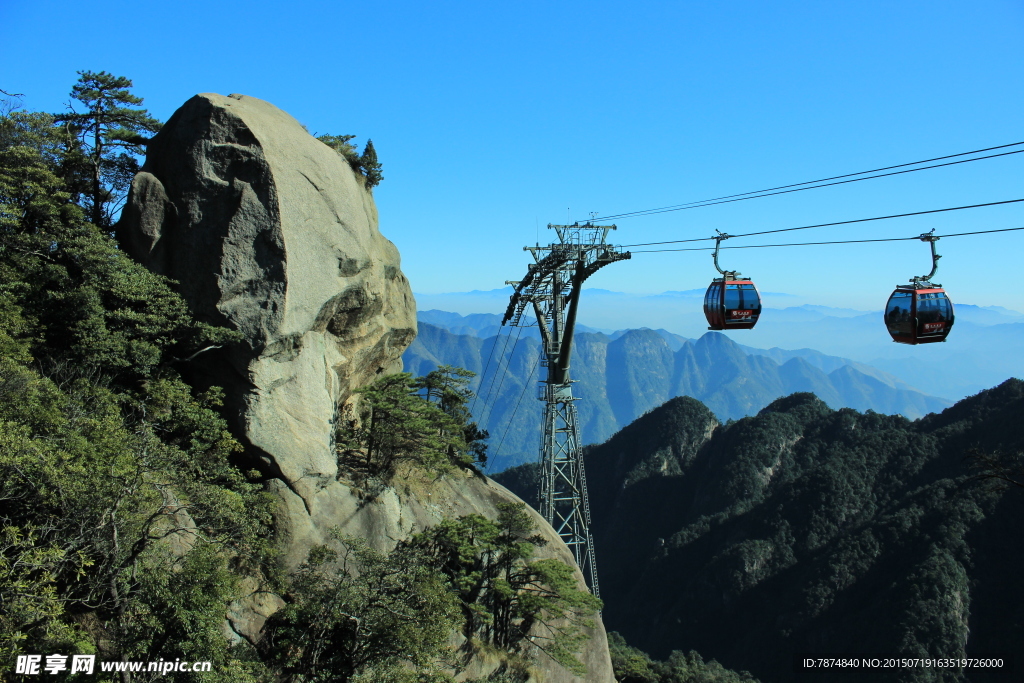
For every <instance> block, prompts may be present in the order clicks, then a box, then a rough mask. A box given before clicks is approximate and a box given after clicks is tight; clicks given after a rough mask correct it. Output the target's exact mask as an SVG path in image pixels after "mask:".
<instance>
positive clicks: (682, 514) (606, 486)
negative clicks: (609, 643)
mask: <svg viewBox="0 0 1024 683" xmlns="http://www.w3.org/2000/svg"><path fill="white" fill-rule="evenodd" d="M840 370H843V369H840ZM847 372H850V373H852V372H854V371H853V370H852V369H847ZM1022 414H1024V382H1021V381H1020V380H1008V381H1007V382H1005V383H1003V384H1002V385H1000V386H999V387H996V388H994V389H990V390H987V391H985V392H982V393H980V394H979V395H977V396H974V397H971V398H969V399H965V400H963V401H961V402H960V403H957V404H956V405H954V406H952V407H950V408H948V409H946V410H944V411H943V412H942V413H940V414H932V415H928V416H926V417H924V418H922V419H920V420H918V421H915V422H911V421H908V420H906V419H905V418H902V417H900V416H888V415H879V414H875V413H866V414H862V413H858V412H856V411H853V410H849V409H843V410H839V411H833V410H831V409H829V408H828V407H827V406H826V405H825V404H824V403H823V402H822V401H821V400H819V399H817V398H815V397H814V396H812V395H810V394H806V393H801V394H794V395H791V396H788V397H785V398H782V399H778V400H776V401H774V402H772V403H771V404H770V405H769V406H767V407H765V408H764V409H763V410H762V411H761V412H760V413H758V415H757V416H756V417H748V418H744V419H742V420H740V421H738V422H735V423H732V424H729V425H725V426H722V425H720V424H719V422H718V421H717V420H716V419H715V417H714V415H713V414H712V413H711V411H710V410H708V408H707V407H705V406H703V405H701V404H700V403H699V402H697V401H695V400H693V399H690V398H675V399H672V400H670V401H668V402H666V403H664V404H663V405H661V406H659V407H658V408H657V409H655V410H653V411H651V412H649V413H647V414H646V415H644V416H643V417H641V418H639V419H638V420H636V421H635V422H633V423H632V424H630V425H629V426H627V427H626V428H625V429H623V430H622V431H621V432H619V433H617V434H616V435H615V436H613V437H612V438H611V439H609V440H608V441H607V442H606V443H604V444H602V445H600V446H593V447H590V448H588V449H587V450H586V453H585V458H586V467H587V474H588V484H589V490H590V495H591V497H590V508H591V513H592V517H593V525H592V530H593V534H594V539H595V548H596V554H597V567H598V573H599V579H600V586H601V597H602V598H603V599H604V601H605V610H604V613H603V616H604V620H605V624H606V625H607V627H608V628H609V630H616V631H619V632H621V633H622V634H623V635H624V636H625V637H626V640H627V641H628V642H629V643H631V644H633V645H636V646H638V647H640V648H641V649H643V650H645V651H646V652H648V653H650V654H651V655H653V656H655V657H663V656H665V655H666V654H667V653H668V652H669V651H670V650H683V651H686V650H689V649H695V650H697V651H699V652H701V653H702V654H703V655H705V656H709V657H714V658H715V659H717V660H718V661H720V662H722V664H724V665H725V666H727V667H729V668H732V669H747V670H749V671H751V672H752V673H753V674H754V675H755V676H757V677H758V678H760V679H761V680H762V681H765V682H766V683H768V682H784V681H791V680H797V677H796V676H795V674H794V672H793V668H792V658H793V655H794V654H796V653H814V654H834V655H835V654H855V653H856V654H872V655H880V654H896V655H900V656H904V657H964V656H977V655H981V654H984V655H988V654H1001V655H1003V656H1005V657H1006V658H1007V659H1008V660H1012V658H1014V657H1017V658H1019V656H1020V652H1021V650H1020V643H1021V642H1024V617H1022V614H1021V612H1020V609H1019V607H1020V605H1021V604H1024V584H1022V583H1021V582H1020V580H1019V576H1018V574H1019V569H1018V568H1019V567H1020V565H1021V562H1022V561H1024V536H1022V535H1021V531H1020V519H1021V518H1022V516H1024V490H1021V489H1020V488H1014V487H1010V488H1009V490H999V489H998V488H997V487H994V486H993V480H984V479H979V478H976V477H973V476H972V471H971V470H970V469H969V464H970V461H968V460H965V456H966V455H968V454H969V453H970V449H972V448H979V449H981V451H982V452H984V453H989V454H993V453H1001V454H1002V456H1001V458H1002V460H1003V462H1004V463H1006V464H1010V465H1011V466H1012V467H1015V468H1017V469H1018V470H1020V469H1021V468H1022V467H1024V459H1022V456H1021V451H1022V450H1024V431H1022V430H1021V429H1020V426H1019V420H1020V416H1021V415H1022ZM1014 453H1016V454H1017V455H1016V457H1013V456H1012V454H1014ZM536 468H537V465H535V464H531V465H525V466H522V467H518V468H515V469H513V470H510V471H508V472H505V473H501V474H498V475H495V478H496V479H497V480H498V481H500V482H501V483H503V484H505V485H506V486H508V487H510V488H511V489H512V490H513V491H515V492H516V493H519V494H520V495H521V496H523V497H525V498H526V499H527V500H533V499H534V498H535V492H536V483H535V473H536ZM1022 474H1024V470H1022ZM1022 664H1024V662H1016V665H1017V666H1018V667H1019V666H1020V665H1022ZM946 673H948V674H949V675H948V676H947V677H938V676H937V675H936V670H935V669H929V668H918V669H913V668H911V669H896V670H893V669H890V670H883V669H878V670H873V671H872V672H871V673H870V675H867V674H865V672H864V671H859V670H858V671H853V670H841V669H832V670H830V671H828V672H826V674H825V675H823V676H810V677H806V678H800V679H799V680H815V681H829V682H830V683H831V682H834V681H837V682H842V681H866V680H872V681H901V682H903V681H914V682H917V681H920V682H922V683H923V682H925V681H937V680H950V681H953V680H957V681H959V680H970V681H972V682H979V681H1009V680H1019V675H1020V673H1021V671H1020V670H1019V669H1018V670H1017V672H1016V674H1012V673H1010V672H1009V670H1007V669H1004V670H1002V671H998V672H997V671H980V670H977V671H972V672H971V673H970V675H969V676H968V677H967V679H965V678H963V677H961V676H960V675H959V674H958V673H957V672H956V671H949V672H946Z"/></svg>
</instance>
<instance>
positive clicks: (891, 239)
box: [631, 227, 1024, 254]
mask: <svg viewBox="0 0 1024 683" xmlns="http://www.w3.org/2000/svg"><path fill="white" fill-rule="evenodd" d="M1014 230H1024V227H1021V228H1000V229H998V230H978V231H976V232H956V233H952V234H949V235H935V237H963V236H965V235H987V234H989V233H993V232H1012V231H1014ZM737 237H738V235H737ZM920 239H921V237H920V236H917V237H885V238H880V239H873V240H837V241H835V242H795V243H793V244H745V245H739V246H735V247H721V249H764V248H767V247H810V246H817V245H821V244H861V243H863V242H901V241H904V240H920ZM714 249H715V248H714V247H684V248H682V249H641V250H640V251H634V252H631V253H633V254H654V253H659V252H666V251H714Z"/></svg>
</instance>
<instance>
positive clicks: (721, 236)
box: [711, 229, 740, 279]
mask: <svg viewBox="0 0 1024 683" xmlns="http://www.w3.org/2000/svg"><path fill="white" fill-rule="evenodd" d="M715 232H717V233H718V234H717V235H715V236H714V237H712V238H711V239H713V240H715V251H714V253H713V254H711V257H712V258H713V259H714V260H715V270H717V271H718V272H719V273H721V274H722V278H723V279H728V278H729V277H730V276H731V277H732V278H734V279H735V278H736V277H738V276H739V275H740V273H739V272H737V271H735V270H722V267H721V266H720V265H718V248H719V247H720V246H721V245H722V240H727V239H729V238H730V237H732V235H730V234H729V233H726V232H722V231H721V230H717V229H716V230H715Z"/></svg>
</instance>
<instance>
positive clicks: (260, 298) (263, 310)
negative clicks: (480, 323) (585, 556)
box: [117, 94, 613, 683]
mask: <svg viewBox="0 0 1024 683" xmlns="http://www.w3.org/2000/svg"><path fill="white" fill-rule="evenodd" d="M117 231H118V237H119V239H120V241H121V244H122V245H123V246H124V248H125V249H126V250H128V252H129V253H131V254H132V255H133V256H134V257H135V258H136V259H138V260H139V261H141V262H142V263H144V264H145V265H146V266H148V267H149V268H150V269H151V270H153V271H156V272H158V273H161V274H164V275H167V276H169V277H171V278H173V279H175V280H177V281H178V282H179V284H180V291H181V292H182V294H183V295H184V296H185V298H186V300H187V301H188V302H189V304H190V306H191V307H192V310H193V312H194V313H195V314H196V315H197V317H199V318H200V319H202V320H205V321H207V322H211V323H216V324H221V325H225V326H227V327H230V328H233V329H236V330H239V331H240V332H241V333H242V335H243V336H244V343H243V344H240V345H233V346H232V347H231V348H225V349H217V350H211V351H209V352H207V353H203V354H200V355H199V356H197V357H196V358H195V359H194V360H192V361H190V362H189V363H186V364H184V365H183V367H184V369H185V371H186V372H187V373H189V378H190V380H191V381H193V382H194V383H197V384H205V385H217V386H221V387H224V389H225V395H226V400H227V404H228V406H229V408H230V409H231V411H232V412H233V413H234V415H235V416H236V422H235V425H234V426H235V431H236V435H237V436H238V438H239V439H240V440H241V441H242V443H243V444H244V445H245V447H246V449H247V452H248V454H249V456H250V457H251V458H252V461H253V462H256V463H260V464H261V467H262V469H263V471H264V472H265V473H266V474H267V482H268V484H267V487H268V489H269V490H270V491H271V492H273V493H274V494H275V495H276V497H277V499H278V505H277V512H276V515H275V532H276V535H277V538H278V539H279V541H280V544H281V549H282V551H283V559H284V562H285V564H286V565H287V566H288V567H289V568H294V567H295V566H297V565H298V564H299V563H300V562H302V561H303V560H304V559H305V557H306V554H307V552H308V550H309V548H310V547H311V546H312V545H313V544H319V543H325V542H327V541H328V539H329V536H328V534H329V532H330V530H331V529H332V528H334V527H340V528H341V530H342V531H343V532H344V533H347V534H353V535H358V536H362V537H364V538H366V539H367V540H368V541H369V542H370V543H371V545H373V546H374V547H376V548H378V549H380V550H387V549H389V548H390V547H393V546H394V544H395V543H396V542H397V541H398V540H400V539H402V538H405V537H407V536H408V535H409V534H411V533H413V532H415V531H418V530H421V529H424V528H426V527H428V526H432V525H434V524H436V523H437V522H439V521H441V520H442V519H444V518H445V517H453V516H458V515H464V514H469V513H473V512H475V513H479V514H484V515H487V516H488V517H491V518H494V517H496V516H497V507H496V506H497V504H498V503H500V502H502V501H508V500H518V499H517V498H516V497H515V496H514V495H513V494H511V493H510V492H508V491H507V490H506V489H504V488H503V487H501V486H499V485H497V484H495V483H494V482H491V481H490V480H487V479H485V478H483V477H480V476H478V475H475V474H472V473H470V472H461V473H460V474H458V475H456V476H454V477H447V478H443V479H441V480H439V481H436V482H432V483H430V484H429V485H424V484H422V483H421V484H420V485H413V483H412V482H404V483H402V482H399V483H398V485H397V486H396V487H394V488H389V489H386V490H385V491H384V492H383V493H382V494H380V495H378V496H377V497H376V498H375V499H374V500H372V501H369V502H368V501H366V500H363V499H362V497H361V496H360V495H357V493H358V492H357V491H354V490H353V487H352V486H350V482H347V481H345V480H344V479H340V480H339V476H338V467H337V459H336V454H335V450H334V425H335V421H336V420H337V419H338V416H339V415H341V414H343V413H344V412H345V411H346V410H348V409H349V408H350V403H351V396H352V392H353V390H354V389H356V388H358V387H360V386H364V385H366V384H368V383H369V382H370V381H372V379H373V378H374V377H375V376H376V375H378V374H382V373H390V372H397V371H400V370H401V367H402V365H401V354H402V352H403V351H404V350H405V348H406V347H407V346H408V345H409V343H410V342H411V341H412V339H413V338H414V337H415V334H416V313H415V310H416V306H415V302H414V300H413V297H412V292H411V290H410V288H409V283H408V281H407V280H406V278H405V276H404V275H403V274H402V272H401V270H400V269H399V254H398V251H397V249H396V248H395V246H394V245H393V244H392V243H391V242H389V241H388V240H387V239H385V238H384V237H383V236H382V235H381V234H380V232H379V230H378V227H377V210H376V207H375V205H374V202H373V197H372V195H371V194H370V192H369V191H368V190H367V189H366V188H365V184H364V183H363V179H362V178H361V177H359V176H357V175H356V174H354V173H353V172H352V170H351V168H350V167H349V165H348V164H347V163H346V162H345V161H344V160H343V159H342V158H341V157H340V156H339V155H338V154H337V153H336V152H335V151H334V150H332V149H330V148H329V147H327V146H326V145H324V144H322V143H321V142H319V141H318V140H316V139H315V138H313V137H312V136H311V135H310V134H309V133H308V132H306V130H305V129H304V128H303V127H302V126H301V125H300V124H299V123H298V122H297V121H296V120H295V119H293V118H292V117H291V116H289V115H288V114H286V113H284V112H282V111H281V110H279V109H277V108H276V107H274V106H273V105H271V104H269V103H267V102H264V101H262V100H258V99H255V98H252V97H245V96H241V95H230V96H228V97H223V96H221V95H214V94H202V95H196V96H195V97H193V98H192V99H190V100H189V101H188V102H186V103H185V104H184V105H183V106H182V107H181V108H180V109H179V110H178V111H177V112H175V113H174V115H173V116H172V117H171V119H170V120H169V121H168V122H167V124H166V125H165V126H164V128H163V130H161V132H160V133H159V134H158V135H157V136H156V137H155V138H154V139H153V140H152V141H151V142H150V145H149V148H148V154H147V157H146V163H145V165H144V166H143V168H142V171H141V172H140V173H139V174H138V175H136V177H135V180H134V182H133V183H132V189H131V194H130V195H129V200H128V205H127V206H126V208H125V210H124V213H123V217H122V219H121V221H120V223H119V224H118V226H117ZM536 519H537V521H538V524H539V526H540V527H541V531H542V533H543V534H544V535H545V536H546V537H547V538H548V539H549V540H550V543H549V544H548V545H547V546H545V547H544V548H542V549H541V550H540V551H539V556H542V557H559V558H560V559H563V560H565V561H567V562H570V563H571V562H572V554H571V553H570V552H569V550H568V548H566V546H565V545H564V544H563V543H562V542H561V541H560V540H559V539H558V538H557V535H556V534H555V533H554V531H553V530H552V529H551V527H550V526H548V525H547V524H546V523H544V522H543V520H541V519H540V518H539V517H536ZM579 578H580V581H581V582H582V575H581V576H580V577H579ZM250 588H251V595H250V596H249V597H247V598H244V599H243V600H240V601H238V602H236V603H235V604H234V605H232V608H231V609H230V610H229V612H228V615H227V617H228V619H227V624H228V626H229V634H230V635H232V636H233V637H245V638H248V639H250V640H253V641H255V640H257V639H258V638H259V635H260V633H259V632H260V629H261V628H262V626H263V623H264V621H265V620H266V618H267V617H268V616H269V615H271V614H272V613H273V612H274V611H275V610H277V609H278V608H279V607H280V605H281V604H283V603H282V601H281V599H280V598H279V597H278V596H276V595H273V594H271V593H267V592H265V591H261V590H260V587H259V586H257V585H255V584H253V585H251V586H250ZM583 661H584V662H585V664H586V665H587V669H588V675H587V678H586V680H588V681H609V682H610V681H612V680H613V677H612V673H611V661H610V659H609V655H608V647H607V639H606V637H605V633H604V628H603V627H602V626H601V625H600V622H599V621H598V626H597V628H596V629H595V630H594V633H593V637H592V638H591V640H590V642H589V644H588V646H587V649H586V651H585V652H584V653H583ZM470 673H472V675H474V676H483V675H487V674H488V673H489V665H488V663H487V662H486V661H482V660H481V661H474V662H471V663H470V666H469V668H468V669H467V671H466V672H464V674H463V676H466V675H469V674H470ZM533 680H536V681H547V682H551V683H563V682H564V683H569V682H571V681H573V682H578V681H579V680H580V679H578V678H576V677H574V676H572V675H571V674H570V673H569V672H567V671H566V670H565V669H563V668H562V667H561V666H559V665H557V664H555V663H554V662H552V661H550V660H545V659H544V657H543V655H541V656H540V657H539V658H538V660H537V668H536V671H535V673H534V676H533Z"/></svg>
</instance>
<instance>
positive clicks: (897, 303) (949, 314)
mask: <svg viewBox="0 0 1024 683" xmlns="http://www.w3.org/2000/svg"><path fill="white" fill-rule="evenodd" d="M932 232H935V231H934V230H932ZM938 240H939V238H938V237H935V236H934V235H932V234H931V233H926V234H924V235H921V241H922V242H928V243H929V244H930V245H931V248H932V272H930V273H928V274H927V275H922V276H921V277H914V278H911V280H910V284H909V285H897V286H896V289H895V290H894V291H893V293H892V294H891V295H890V296H889V302H888V303H887V304H886V305H885V327H886V329H888V330H889V334H890V335H891V336H892V340H893V341H895V342H899V343H900V344H930V343H932V342H941V341H946V336H947V335H949V331H950V330H951V329H953V319H954V316H953V302H951V301H950V300H949V297H948V296H946V292H945V290H943V289H942V285H937V284H932V282H931V279H932V277H934V275H935V271H936V270H938V267H939V259H940V258H942V257H941V256H939V255H938V254H936V253H935V243H936V242H937V241H938Z"/></svg>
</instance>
